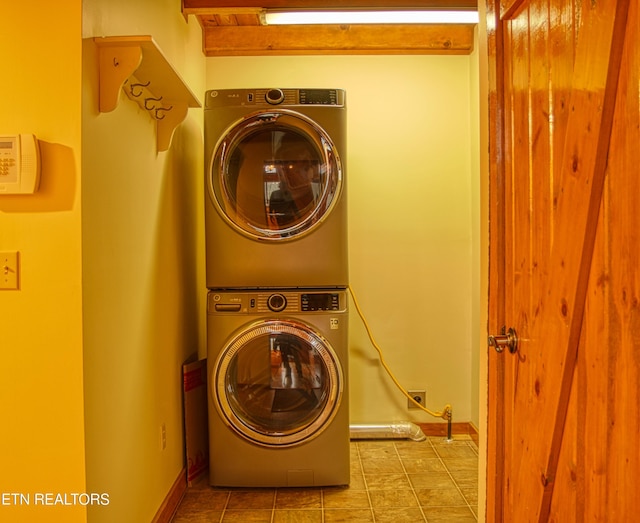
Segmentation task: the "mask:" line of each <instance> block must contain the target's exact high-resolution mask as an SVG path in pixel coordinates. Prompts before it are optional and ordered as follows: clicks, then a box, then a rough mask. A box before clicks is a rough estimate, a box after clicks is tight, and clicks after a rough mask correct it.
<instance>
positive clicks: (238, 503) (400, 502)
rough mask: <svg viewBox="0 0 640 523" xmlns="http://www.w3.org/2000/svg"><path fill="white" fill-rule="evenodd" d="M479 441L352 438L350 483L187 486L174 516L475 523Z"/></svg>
mask: <svg viewBox="0 0 640 523" xmlns="http://www.w3.org/2000/svg"><path fill="white" fill-rule="evenodd" d="M477 505H478V448H477V446H476V444H475V443H474V442H473V441H472V440H471V438H470V437H468V436H462V435H461V436H454V440H453V441H451V442H448V441H446V440H445V439H444V438H442V437H428V438H427V440H426V441H422V442H415V441H411V440H359V441H352V442H351V484H350V485H349V487H323V488H319V487H318V488H316V487H308V488H295V489H264V488H260V489H258V488H256V489H239V488H234V489H221V488H212V487H210V486H209V485H208V484H207V481H206V479H205V480H204V481H202V482H200V483H199V484H198V485H196V486H194V487H191V488H189V489H188V490H187V493H186V494H185V497H184V498H183V500H182V502H181V504H180V506H179V507H178V510H177V512H176V514H175V516H174V518H173V520H172V521H173V523H184V522H197V523H199V522H205V521H206V522H217V523H227V522H237V523H365V522H366V523H391V522H393V523H419V522H427V523H436V522H446V523H463V522H464V523H466V522H470V523H474V522H476V521H477V512H478V507H477Z"/></svg>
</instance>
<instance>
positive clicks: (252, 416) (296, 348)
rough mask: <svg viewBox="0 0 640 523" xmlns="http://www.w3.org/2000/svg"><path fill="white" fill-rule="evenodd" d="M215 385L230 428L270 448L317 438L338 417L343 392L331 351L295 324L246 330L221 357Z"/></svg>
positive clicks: (270, 323)
mask: <svg viewBox="0 0 640 523" xmlns="http://www.w3.org/2000/svg"><path fill="white" fill-rule="evenodd" d="M213 380H214V382H213V384H212V386H213V387H215V394H214V397H215V399H216V405H217V407H218V410H219V412H220V413H221V414H222V416H223V417H224V418H225V419H226V421H227V423H228V424H229V425H230V426H231V427H232V428H233V429H234V430H235V431H236V432H237V433H238V434H239V435H241V436H242V437H244V438H246V439H248V440H249V441H252V442H254V443H257V444H259V445H264V446H276V447H278V446H279V447H286V446H291V445H296V444H298V443H302V442H303V441H308V440H309V439H312V438H314V437H316V436H317V435H318V434H320V433H321V432H322V431H323V430H324V429H325V428H326V427H327V425H328V424H329V423H330V422H331V420H332V419H333V417H334V416H335V414H336V412H337V409H338V406H339V404H340V400H341V398H342V391H343V381H342V380H343V377H342V370H341V367H340V364H339V362H338V360H337V358H336V355H335V352H334V351H333V349H332V348H331V346H330V345H329V344H328V342H327V341H326V340H325V339H324V338H322V337H320V335H318V334H317V333H316V332H314V331H313V330H312V329H311V328H310V327H309V326H307V325H305V324H302V323H299V322H297V321H293V320H290V321H284V320H270V321H263V322H258V323H255V324H252V325H251V326H250V327H248V328H247V329H244V330H243V331H242V332H241V333H240V334H238V335H237V336H236V337H235V338H233V339H232V340H231V342H230V343H229V344H228V345H227V346H226V348H225V349H224V350H223V351H222V353H221V354H220V356H219V357H218V360H217V363H216V366H215V372H214V376H213Z"/></svg>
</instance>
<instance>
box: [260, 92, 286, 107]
mask: <svg viewBox="0 0 640 523" xmlns="http://www.w3.org/2000/svg"><path fill="white" fill-rule="evenodd" d="M264 98H265V100H266V101H267V102H268V103H270V104H271V105H278V104H281V103H282V102H284V93H283V92H282V89H269V90H268V91H267V94H265V95H264Z"/></svg>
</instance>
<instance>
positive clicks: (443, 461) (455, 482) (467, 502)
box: [434, 444, 478, 520]
mask: <svg viewBox="0 0 640 523" xmlns="http://www.w3.org/2000/svg"><path fill="white" fill-rule="evenodd" d="M466 446H467V447H468V446H469V445H468V444H466ZM434 451H435V453H436V454H437V455H438V458H439V459H440V461H441V462H442V464H443V465H444V468H445V470H446V471H447V474H448V475H449V477H450V478H451V481H453V484H454V485H455V487H456V489H458V492H459V493H460V495H461V496H462V499H464V502H465V503H466V505H467V508H468V509H469V510H470V511H471V513H472V514H473V515H474V517H475V518H476V520H477V519H478V517H477V516H476V513H475V512H474V511H473V509H472V507H471V504H470V503H469V501H468V500H467V497H466V496H465V495H464V492H462V488H461V487H460V485H458V482H457V481H456V480H455V478H454V477H453V474H451V471H450V470H449V467H448V466H447V460H446V459H445V458H443V457H442V456H440V453H439V452H438V451H437V450H436V449H435V448H434ZM449 459H452V458H449Z"/></svg>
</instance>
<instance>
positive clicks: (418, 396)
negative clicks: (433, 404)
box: [407, 390, 427, 409]
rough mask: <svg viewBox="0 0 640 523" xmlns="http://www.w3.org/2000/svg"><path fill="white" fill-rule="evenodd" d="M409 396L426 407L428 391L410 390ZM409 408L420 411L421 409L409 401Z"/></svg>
mask: <svg viewBox="0 0 640 523" xmlns="http://www.w3.org/2000/svg"><path fill="white" fill-rule="evenodd" d="M407 394H409V396H411V397H412V398H413V399H414V400H415V401H416V402H417V403H419V404H420V405H422V406H423V407H424V405H425V401H426V398H427V391H426V390H408V391H407ZM407 407H408V408H410V409H418V408H420V407H418V406H416V405H415V403H413V402H412V401H411V400H409V399H407Z"/></svg>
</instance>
